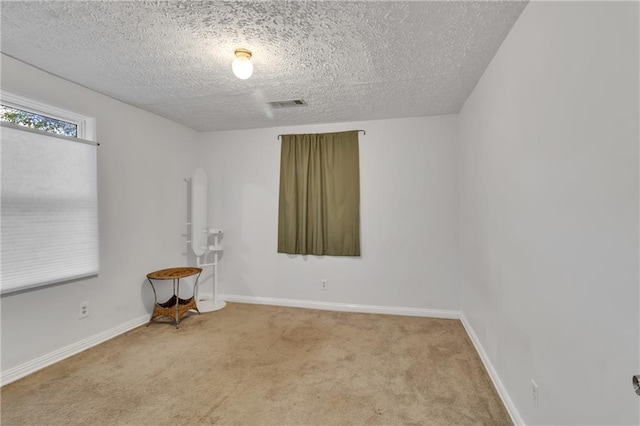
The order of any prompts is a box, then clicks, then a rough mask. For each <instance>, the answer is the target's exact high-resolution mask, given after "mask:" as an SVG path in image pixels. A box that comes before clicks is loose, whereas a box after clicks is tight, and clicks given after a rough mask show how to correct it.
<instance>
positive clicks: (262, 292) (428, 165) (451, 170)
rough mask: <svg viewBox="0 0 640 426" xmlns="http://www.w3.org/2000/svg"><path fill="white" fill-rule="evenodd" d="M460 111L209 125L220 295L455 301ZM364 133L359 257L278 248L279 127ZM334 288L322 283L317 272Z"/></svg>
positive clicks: (206, 161) (415, 304)
mask: <svg viewBox="0 0 640 426" xmlns="http://www.w3.org/2000/svg"><path fill="white" fill-rule="evenodd" d="M456 126H457V120H456V116H455V115H448V116H439V117H430V118H409V119H399V120H379V121H366V122H358V123H341V124H331V125H315V126H300V127H287V128H272V129H257V130H245V131H232V132H210V133H206V134H203V136H202V140H203V146H202V149H203V151H202V155H201V158H200V163H199V165H200V166H202V167H204V168H205V169H206V170H207V173H208V175H209V189H210V203H211V204H210V205H211V206H212V209H211V210H210V224H209V225H210V226H215V227H219V228H222V229H223V230H224V231H225V234H224V240H223V241H222V243H223V245H224V247H225V251H224V255H223V257H222V260H221V262H220V292H221V293H223V294H232V295H243V296H259V297H276V298H288V299H298V300H307V301H323V302H337V303H354V304H366V305H379V306H396V307H411V308H437V309H458V308H459V306H460V305H459V303H458V299H459V288H458V283H459V279H458V269H457V268H458V231H457V228H458V193H457V191H458V181H457V175H458V169H457V155H458V153H457V131H456ZM352 129H365V130H366V136H362V135H360V178H361V248H362V256H361V257H360V258H341V257H331V256H327V257H318V256H290V255H286V254H279V253H277V252H276V251H277V228H278V226H277V223H278V219H277V218H278V184H279V183H278V182H279V173H280V141H279V140H278V139H277V135H278V134H281V133H321V132H331V131H340V130H352ZM322 279H327V280H328V285H329V290H328V291H321V290H320V289H319V287H320V281H321V280H322Z"/></svg>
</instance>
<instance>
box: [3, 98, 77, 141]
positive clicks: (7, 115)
mask: <svg viewBox="0 0 640 426" xmlns="http://www.w3.org/2000/svg"><path fill="white" fill-rule="evenodd" d="M0 121H4V122H5V123H13V124H18V125H20V126H25V127H30V128H32V129H37V130H41V131H43V132H50V133H55V134H56V135H64V136H72V137H74V138H75V137H78V126H77V125H75V124H73V123H69V122H67V121H62V120H56V119H55V118H51V117H46V116H44V115H39V114H35V113H33V112H29V111H24V110H22V109H17V108H12V107H8V106H6V105H0Z"/></svg>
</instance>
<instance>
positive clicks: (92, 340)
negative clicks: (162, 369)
mask: <svg viewBox="0 0 640 426" xmlns="http://www.w3.org/2000/svg"><path fill="white" fill-rule="evenodd" d="M148 322H149V315H144V316H141V317H138V318H136V319H133V320H131V321H127V322H125V323H124V324H120V325H118V326H116V327H113V328H111V329H109V330H106V331H103V332H102V333H98V334H96V335H95V336H91V337H88V338H86V339H83V340H80V341H79V342H76V343H72V344H71V345H69V346H66V347H64V348H61V349H58V350H56V351H53V352H51V353H48V354H46V355H43V356H41V357H38V358H36V359H33V360H31V361H27V362H25V363H24V364H20V365H18V366H16V367H13V368H10V369H9V370H7V371H3V372H2V374H1V375H0V384H1V385H2V386H4V385H8V384H9V383H11V382H15V381H16V380H18V379H21V378H23V377H25V376H28V375H29V374H31V373H35V372H36V371H38V370H42V369H43V368H45V367H48V366H50V365H52V364H55V363H56V362H58V361H62V360H63V359H65V358H69V357H70V356H73V355H75V354H78V353H80V352H82V351H84V350H87V349H89V348H91V347H93V346H96V345H98V344H99V343H102V342H105V341H107V340H109V339H113V338H114V337H116V336H118V335H120V334H123V333H126V332H127V331H129V330H132V329H134V328H136V327H139V326H141V325H143V324H146V323H148Z"/></svg>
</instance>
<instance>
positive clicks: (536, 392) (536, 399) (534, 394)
mask: <svg viewBox="0 0 640 426" xmlns="http://www.w3.org/2000/svg"><path fill="white" fill-rule="evenodd" d="M531 399H532V400H533V403H534V404H535V405H536V410H538V409H540V389H538V385H537V384H536V382H535V381H534V380H533V379H531Z"/></svg>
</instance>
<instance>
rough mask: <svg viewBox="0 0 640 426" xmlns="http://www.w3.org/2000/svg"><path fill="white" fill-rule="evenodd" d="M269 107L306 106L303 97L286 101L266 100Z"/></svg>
mask: <svg viewBox="0 0 640 426" xmlns="http://www.w3.org/2000/svg"><path fill="white" fill-rule="evenodd" d="M267 103H268V104H269V105H270V106H271V108H293V107H303V106H307V103H306V102H305V101H304V99H291V100H288V101H271V102H267Z"/></svg>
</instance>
